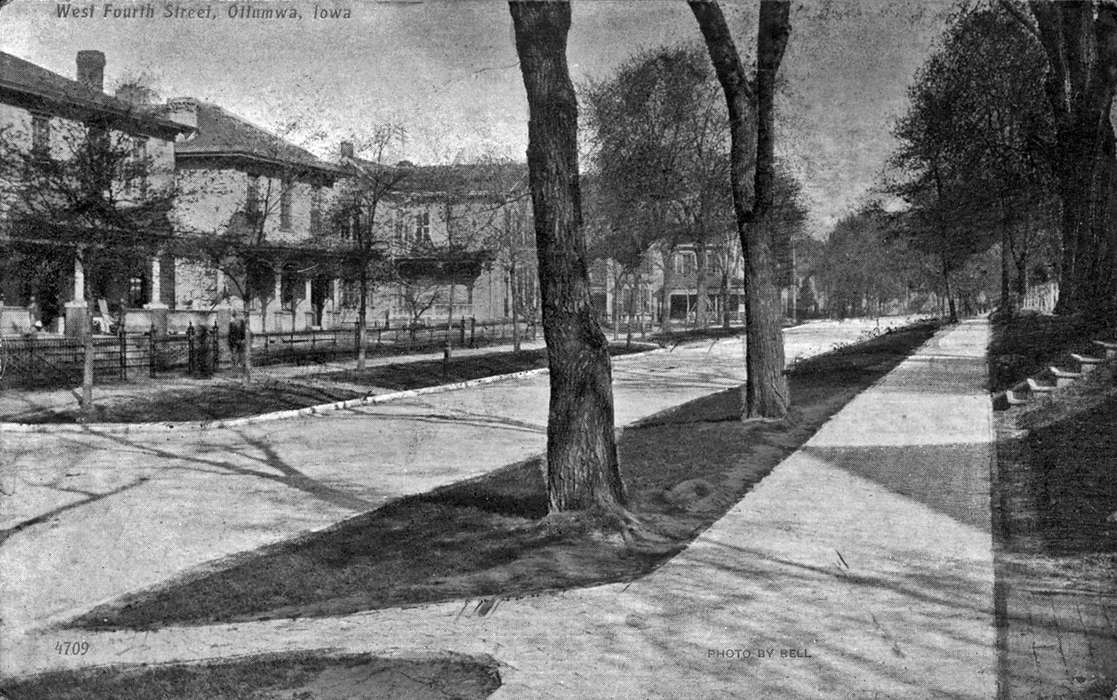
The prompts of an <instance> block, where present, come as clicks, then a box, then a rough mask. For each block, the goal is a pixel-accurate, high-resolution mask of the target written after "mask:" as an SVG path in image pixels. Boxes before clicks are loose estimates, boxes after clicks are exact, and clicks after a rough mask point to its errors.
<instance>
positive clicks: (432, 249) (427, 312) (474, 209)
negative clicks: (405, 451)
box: [0, 51, 539, 334]
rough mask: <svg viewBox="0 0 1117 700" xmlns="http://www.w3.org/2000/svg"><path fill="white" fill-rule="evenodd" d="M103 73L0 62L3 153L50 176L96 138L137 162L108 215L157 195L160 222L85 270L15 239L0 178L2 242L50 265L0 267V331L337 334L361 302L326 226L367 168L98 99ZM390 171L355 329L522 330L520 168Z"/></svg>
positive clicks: (131, 95) (531, 257) (525, 223)
mask: <svg viewBox="0 0 1117 700" xmlns="http://www.w3.org/2000/svg"><path fill="white" fill-rule="evenodd" d="M104 68H105V58H104V55H103V54H102V53H100V52H97V51H82V52H79V53H78V57H77V76H76V77H77V79H76V80H72V79H70V78H66V77H64V76H61V75H58V74H56V73H53V72H51V71H47V70H45V69H43V68H41V67H38V66H35V65H34V64H31V63H29V62H27V61H23V60H22V59H19V58H17V57H14V56H10V55H8V54H0V136H2V137H3V143H4V144H5V145H6V146H7V147H8V148H9V149H10V150H14V151H21V152H23V153H25V154H30V153H37V154H42V155H44V158H46V159H47V160H49V161H51V162H54V163H59V164H61V163H66V162H68V161H73V160H74V153H73V152H72V148H71V150H67V145H69V144H71V142H77V141H78V140H79V139H78V137H79V136H81V135H82V133H83V130H84V133H85V135H86V136H88V133H89V129H90V128H91V125H92V126H93V127H96V128H103V129H105V130H106V131H107V132H109V133H110V134H111V135H112V136H113V137H114V138H119V139H121V140H122V142H124V143H127V144H128V148H130V149H131V151H130V153H132V155H133V156H134V159H135V160H136V161H137V163H138V162H140V161H142V162H143V163H144V166H145V167H144V168H143V169H142V171H141V170H140V169H133V170H134V171H133V170H129V169H127V168H125V167H123V166H121V167H120V168H118V169H117V170H116V171H114V173H113V175H114V177H113V184H112V188H113V190H114V192H115V201H118V202H120V203H121V206H122V207H125V208H126V207H127V206H129V204H128V203H129V201H130V200H129V198H132V199H134V200H136V201H137V202H140V201H141V200H144V199H145V198H148V197H150V196H151V195H153V194H155V193H158V195H159V196H160V197H163V198H165V201H166V202H167V208H168V210H167V211H166V212H165V216H164V217H162V218H161V219H160V221H161V224H160V226H158V227H154V226H153V227H152V228H151V229H150V230H147V231H146V233H147V234H148V235H147V236H146V238H145V240H144V241H143V245H142V246H137V247H136V251H140V250H141V249H142V251H143V253H142V256H141V257H142V259H139V260H137V261H134V264H133V262H131V261H130V262H129V263H128V265H124V266H120V265H113V266H112V269H111V271H110V270H108V268H107V267H106V268H105V270H102V271H101V273H98V274H94V273H93V271H92V270H86V269H84V268H83V265H82V263H81V262H80V261H79V258H81V255H79V254H78V253H79V251H80V250H81V249H82V240H81V236H71V237H70V239H68V242H67V243H66V245H61V244H60V243H59V241H58V240H57V234H56V233H55V234H50V235H46V234H42V233H41V232H39V233H36V232H34V231H29V230H27V229H26V227H23V228H21V227H20V226H19V225H18V221H19V217H18V216H17V214H18V211H17V210H18V209H19V207H21V206H25V204H26V202H27V201H28V194H27V189H28V182H27V181H26V177H25V175H26V170H25V169H19V168H9V169H8V170H7V172H5V177H4V178H3V179H2V181H0V226H2V228H0V231H2V233H0V236H3V238H2V239H0V243H3V245H4V246H5V251H14V250H17V249H21V248H27V247H35V246H39V247H40V248H41V250H40V253H41V255H40V257H41V259H43V260H46V261H48V262H49V265H47V267H50V266H51V265H53V266H54V267H55V268H59V269H51V270H47V271H46V272H45V273H44V274H43V275H39V276H35V275H26V274H21V273H20V271H19V270H18V269H15V268H16V267H18V266H14V267H13V266H12V265H9V266H8V267H11V268H12V269H4V270H3V271H2V278H0V300H2V303H0V307H2V311H0V314H2V316H0V332H5V333H22V332H27V331H29V330H32V329H33V328H34V326H35V321H41V322H42V323H43V328H44V330H46V331H48V332H49V331H53V332H57V333H67V334H79V333H81V332H82V329H83V328H84V324H83V319H84V314H85V311H86V309H87V308H89V307H90V306H92V307H93V309H94V311H93V315H94V317H95V318H94V323H95V325H94V331H95V332H98V331H100V332H105V331H107V330H108V329H109V328H110V327H111V328H116V329H119V328H124V329H125V330H129V331H149V330H151V331H154V332H156V333H166V332H170V333H175V332H182V331H185V330H186V329H187V328H188V327H189V326H190V325H194V326H198V325H203V324H204V325H212V324H214V323H218V324H221V325H224V324H225V323H227V319H228V318H229V317H231V315H232V314H233V313H235V312H237V311H246V312H247V314H248V318H249V322H250V323H251V326H252V328H253V329H254V330H255V331H257V332H259V331H291V330H304V329H310V328H324V329H329V328H344V327H352V324H353V323H354V322H355V321H356V320H357V319H356V317H357V314H358V306H359V304H358V300H359V296H360V293H359V283H358V278H359V275H358V274H356V273H355V270H354V261H355V259H356V257H355V256H354V254H353V251H354V248H353V236H352V234H353V231H354V229H353V227H354V226H360V225H361V222H360V217H359V216H358V218H357V220H354V221H348V222H347V221H346V220H345V218H344V217H342V218H339V217H338V216H337V214H338V211H339V205H340V203H341V200H342V198H343V195H344V193H345V192H347V191H352V186H353V184H354V182H359V181H360V180H361V178H362V176H363V175H364V174H366V173H364V172H363V171H364V170H365V169H367V168H368V167H369V166H370V165H371V164H369V163H368V162H366V161H361V160H359V159H357V158H355V157H354V154H353V149H352V146H351V145H348V144H342V148H341V150H340V152H339V154H338V157H337V158H336V159H334V160H333V161H331V162H327V161H325V160H322V159H319V158H317V157H316V156H314V155H313V154H311V153H310V152H308V151H306V150H305V149H302V148H300V147H299V146H297V145H295V144H293V143H291V142H289V141H288V140H285V139H283V138H281V137H279V136H277V135H275V134H273V133H270V132H269V131H267V130H266V129H263V128H261V127H259V126H256V125H254V124H252V123H250V122H248V121H247V120H244V119H242V118H240V117H238V116H237V115H235V114H232V113H231V112H229V111H227V110H225V109H223V108H222V107H220V106H218V105H215V104H212V103H208V102H205V101H202V100H198V99H195V98H191V97H178V98H173V99H169V100H167V101H165V102H163V103H154V101H153V100H151V94H150V92H149V91H146V90H144V89H142V88H140V89H136V88H135V87H131V88H122V89H121V90H119V91H118V92H117V95H116V96H109V95H107V94H105V92H104ZM393 167H394V168H397V169H399V170H402V171H404V172H405V175H406V177H404V178H402V179H401V180H400V182H399V186H398V187H395V188H393V189H392V191H391V192H390V193H388V195H387V196H385V197H384V198H383V201H382V202H381V203H380V206H379V209H378V211H377V212H376V216H375V224H376V226H377V227H378V233H377V236H378V237H379V238H380V239H381V240H379V241H377V245H376V246H375V250H374V251H373V254H372V257H371V258H369V259H370V260H371V262H372V266H371V267H372V268H374V274H373V284H372V285H371V295H370V298H369V303H368V305H367V309H366V317H367V320H368V321H369V322H370V323H371V324H376V325H385V324H388V325H392V324H407V323H427V324H435V323H443V322H445V321H446V320H447V319H448V318H449V317H453V318H457V319H460V318H467V317H468V318H476V319H477V320H478V321H482V322H483V321H500V320H510V319H512V318H514V317H518V318H519V319H521V320H528V319H533V318H535V317H537V316H538V314H539V292H538V281H537V273H536V269H535V253H534V232H533V230H532V225H531V217H530V203H529V201H528V198H527V197H526V178H527V169H526V166H524V165H522V164H474V165H454V166H422V167H416V166H413V165H410V164H400V166H393ZM118 171H119V172H118ZM369 213H371V212H369ZM365 216H368V214H365ZM370 220H371V219H370ZM52 236H54V239H52ZM67 245H68V246H70V248H67V247H66V246H67ZM86 253H87V254H86V258H89V257H90V256H89V255H88V250H87V251H86ZM137 254H139V253H138V252H137ZM7 257H9V258H11V256H7ZM127 257H132V256H131V255H130V254H129V255H128V256H127ZM12 259H14V258H12ZM246 300H247V303H246Z"/></svg>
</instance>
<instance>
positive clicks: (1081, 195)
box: [1030, 0, 1117, 313]
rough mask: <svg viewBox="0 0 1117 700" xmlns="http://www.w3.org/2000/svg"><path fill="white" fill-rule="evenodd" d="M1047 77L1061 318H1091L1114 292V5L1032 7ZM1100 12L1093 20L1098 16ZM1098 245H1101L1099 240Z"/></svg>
mask: <svg viewBox="0 0 1117 700" xmlns="http://www.w3.org/2000/svg"><path fill="white" fill-rule="evenodd" d="M1030 4H1031V9H1032V14H1033V16H1034V17H1035V19H1036V29H1037V30H1038V31H1037V34H1038V37H1039V40H1040V43H1041V44H1042V46H1043V50H1044V53H1045V54H1046V55H1047V60H1048V65H1049V68H1050V70H1049V71H1048V76H1047V80H1046V83H1045V85H1044V88H1045V91H1046V94H1047V98H1048V102H1049V103H1050V106H1051V110H1052V114H1053V115H1054V118H1055V126H1056V129H1055V135H1056V149H1055V150H1056V153H1057V154H1058V155H1057V158H1058V161H1057V163H1056V168H1057V176H1058V178H1059V187H1058V191H1059V196H1060V199H1061V200H1062V205H1063V207H1062V221H1061V233H1062V244H1063V251H1062V264H1061V266H1060V267H1061V269H1060V276H1061V279H1060V281H1059V299H1058V302H1057V304H1056V308H1055V310H1056V312H1057V313H1075V312H1079V311H1088V310H1091V309H1093V308H1097V307H1098V306H1099V304H1098V302H1099V301H1104V300H1101V299H1098V298H1097V295H1098V294H1099V292H1101V291H1102V290H1105V289H1108V288H1109V281H1110V280H1109V277H1110V275H1111V274H1112V271H1111V270H1105V269H1104V268H1105V267H1106V265H1104V264H1103V262H1102V261H1103V252H1102V245H1100V241H1101V240H1104V238H1105V234H1104V233H1102V232H1101V228H1102V226H1101V224H1100V222H1101V221H1103V220H1104V218H1105V212H1104V209H1105V207H1106V195H1107V194H1108V193H1107V192H1105V191H1104V188H1105V186H1106V179H1107V173H1108V171H1109V169H1110V168H1111V167H1112V160H1113V157H1114V156H1113V127H1112V125H1111V124H1110V119H1109V115H1110V110H1111V108H1112V105H1113V97H1114V91H1115V89H1117V5H1115V4H1114V3H1112V2H1099V3H1094V2H1089V1H1085V0H1067V1H1065V2H1051V1H1050V0H1032V1H1031V3H1030ZM1095 13H1096V17H1095ZM1099 239H1100V240H1099Z"/></svg>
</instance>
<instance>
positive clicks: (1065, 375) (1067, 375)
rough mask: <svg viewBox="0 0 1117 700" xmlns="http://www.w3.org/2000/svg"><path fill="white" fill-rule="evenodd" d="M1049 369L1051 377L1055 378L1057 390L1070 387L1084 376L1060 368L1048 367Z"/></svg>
mask: <svg viewBox="0 0 1117 700" xmlns="http://www.w3.org/2000/svg"><path fill="white" fill-rule="evenodd" d="M1047 369H1048V370H1049V371H1050V372H1051V376H1052V377H1054V378H1055V387H1056V388H1057V389H1062V388H1063V387H1065V386H1070V385H1071V384H1072V383H1074V380H1075V379H1078V378H1079V377H1081V376H1082V373H1081V372H1068V371H1067V370H1064V369H1059V368H1058V367H1048V368H1047Z"/></svg>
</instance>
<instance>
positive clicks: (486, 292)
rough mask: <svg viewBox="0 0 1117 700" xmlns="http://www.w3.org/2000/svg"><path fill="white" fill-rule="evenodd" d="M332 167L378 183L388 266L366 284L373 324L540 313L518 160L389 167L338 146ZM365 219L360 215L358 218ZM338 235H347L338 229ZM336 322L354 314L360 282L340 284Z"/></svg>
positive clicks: (379, 224) (380, 233)
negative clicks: (340, 315) (340, 312)
mask: <svg viewBox="0 0 1117 700" xmlns="http://www.w3.org/2000/svg"><path fill="white" fill-rule="evenodd" d="M339 165H340V166H342V167H343V168H345V169H346V170H347V172H349V173H350V174H351V176H352V177H353V178H354V179H358V180H359V179H361V178H364V180H365V181H366V182H367V183H368V187H369V188H370V189H371V188H376V187H380V191H379V192H378V193H377V194H376V195H375V196H373V197H371V198H370V197H366V199H365V208H366V209H370V208H371V206H370V204H371V202H370V201H369V200H370V199H371V200H374V201H375V204H376V230H375V231H374V232H372V231H370V234H371V235H373V236H376V237H378V239H379V242H380V243H381V245H382V246H383V250H384V251H385V253H386V255H387V256H388V258H389V259H390V260H391V266H390V268H389V269H386V270H384V271H383V273H382V274H381V276H380V279H378V280H377V281H376V284H375V285H374V289H373V290H372V291H373V294H372V296H371V299H370V303H369V309H368V311H367V313H368V318H369V320H370V321H373V322H379V323H389V324H399V323H441V322H445V321H446V320H447V318H448V317H452V318H467V317H468V318H475V319H477V320H478V321H490V320H504V319H511V318H517V319H520V320H525V321H527V320H532V319H534V318H535V317H536V316H537V315H538V313H539V294H538V274H537V272H536V257H535V235H534V230H533V227H532V223H531V215H530V201H529V199H528V197H527V194H526V193H527V168H526V167H525V166H524V165H523V164H514V163H474V164H461V165H449V166H415V165H413V164H410V163H407V162H402V163H398V164H396V165H393V166H385V165H382V164H379V163H374V162H369V161H367V160H363V159H360V158H355V157H354V154H353V148H352V145H351V144H349V143H343V144H342V146H341V153H340V160H339ZM366 224H367V222H366ZM340 234H341V235H347V233H346V230H345V228H344V227H343V228H342V229H341V231H340ZM342 285H343V290H344V291H343V293H342V295H341V298H342V310H343V322H350V321H352V320H354V319H355V317H356V316H355V314H356V308H357V303H356V302H357V298H358V293H359V289H358V288H357V283H356V280H355V279H353V278H352V277H350V278H349V279H346V280H344V281H343V282H342Z"/></svg>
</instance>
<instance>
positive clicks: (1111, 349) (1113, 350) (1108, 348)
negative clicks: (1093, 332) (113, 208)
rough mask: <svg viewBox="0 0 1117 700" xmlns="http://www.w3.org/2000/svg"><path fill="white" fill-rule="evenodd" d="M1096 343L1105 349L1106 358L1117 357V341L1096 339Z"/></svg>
mask: <svg viewBox="0 0 1117 700" xmlns="http://www.w3.org/2000/svg"><path fill="white" fill-rule="evenodd" d="M1094 345H1097V346H1098V347H1099V348H1102V349H1104V350H1105V359H1107V360H1113V359H1117V343H1114V342H1110V341H1107V340H1095V341H1094Z"/></svg>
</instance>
